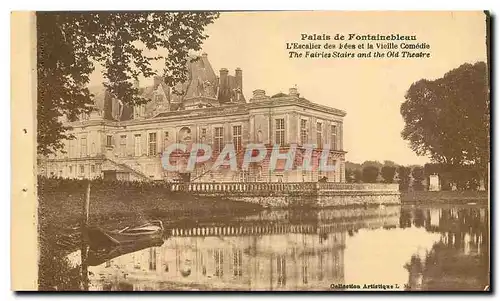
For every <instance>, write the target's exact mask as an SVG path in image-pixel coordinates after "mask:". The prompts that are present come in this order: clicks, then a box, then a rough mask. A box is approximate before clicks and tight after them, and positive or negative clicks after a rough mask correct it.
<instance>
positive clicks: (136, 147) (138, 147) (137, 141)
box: [134, 134, 142, 156]
mask: <svg viewBox="0 0 500 301" xmlns="http://www.w3.org/2000/svg"><path fill="white" fill-rule="evenodd" d="M134 155H135V156H140V155H142V149H141V135H140V134H139V135H135V137H134Z"/></svg>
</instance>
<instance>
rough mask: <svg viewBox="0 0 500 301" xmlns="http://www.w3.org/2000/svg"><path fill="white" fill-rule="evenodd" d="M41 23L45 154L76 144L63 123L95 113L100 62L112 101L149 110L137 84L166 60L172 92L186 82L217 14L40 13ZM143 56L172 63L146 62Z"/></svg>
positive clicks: (40, 113) (40, 124)
mask: <svg viewBox="0 0 500 301" xmlns="http://www.w3.org/2000/svg"><path fill="white" fill-rule="evenodd" d="M36 17H37V24H36V25H37V69H38V76H37V80H38V82H37V84H38V91H37V98H38V99H37V101H38V108H37V134H38V136H37V140H38V149H37V151H38V153H39V154H42V155H47V154H50V153H55V152H57V151H58V150H61V149H62V148H63V143H62V141H63V140H64V139H72V138H74V137H73V136H72V135H71V134H68V130H69V129H70V128H69V127H67V126H64V125H63V122H62V119H63V118H66V119H67V120H68V121H75V120H76V119H77V118H78V117H79V116H80V115H81V114H82V113H87V114H88V113H90V112H91V111H92V110H93V106H92V104H93V102H92V99H91V94H90V92H89V90H88V89H87V87H86V86H87V84H88V83H89V75H90V74H91V72H92V71H93V70H94V68H95V67H94V66H95V65H94V64H95V63H97V64H101V65H103V66H104V67H105V71H104V72H103V76H104V79H105V82H104V86H105V87H106V88H107V90H108V92H109V93H110V94H111V95H113V96H114V97H115V98H117V99H120V100H121V101H122V102H123V103H124V104H129V105H136V104H142V103H145V102H147V99H143V98H141V97H139V96H138V90H137V89H136V88H134V87H133V84H132V79H137V78H138V76H139V75H143V76H145V77H150V76H152V75H154V71H153V69H152V68H151V62H152V61H156V60H164V61H165V65H164V69H163V74H162V76H163V78H164V80H165V82H166V83H167V84H168V85H170V86H174V85H175V83H178V82H182V81H184V80H186V77H187V63H188V61H189V60H190V58H189V52H190V51H192V50H194V51H198V50H200V49H201V44H202V42H203V41H204V40H205V39H206V38H207V35H205V34H204V33H203V30H204V28H205V27H206V26H207V25H208V24H211V23H212V22H213V21H214V20H215V19H216V18H217V17H218V13H214V12H170V13H164V12H105V11H102V12H38V13H37V15H36ZM144 50H151V51H158V50H161V51H162V52H164V53H165V54H166V56H165V57H164V56H160V55H157V56H147V55H145V54H144V53H145V52H144ZM174 93H182V91H174Z"/></svg>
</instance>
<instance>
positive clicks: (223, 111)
mask: <svg viewBox="0 0 500 301" xmlns="http://www.w3.org/2000/svg"><path fill="white" fill-rule="evenodd" d="M188 69H189V71H190V76H189V79H188V81H187V82H186V83H183V84H179V85H177V86H176V87H168V86H167V85H166V84H165V83H164V82H163V81H162V80H161V78H158V77H157V78H155V81H154V85H153V86H150V87H146V88H139V91H140V92H141V93H142V96H144V97H147V98H149V99H150V100H151V101H150V102H149V103H148V104H146V105H141V106H136V107H134V108H129V107H127V106H124V105H123V104H122V102H121V101H119V100H116V99H114V98H113V97H112V96H111V95H109V93H107V92H106V91H102V89H101V90H99V89H97V92H93V94H94V95H95V97H96V99H95V104H96V111H95V112H93V113H92V114H91V115H90V116H84V118H82V119H81V120H79V121H76V122H72V123H68V124H69V125H70V126H71V127H73V130H72V134H74V135H75V137H76V139H74V140H71V141H66V142H65V145H66V147H65V153H62V152H61V153H59V154H57V155H55V156H50V157H48V158H43V159H41V160H40V161H39V162H40V164H39V173H40V174H43V175H45V176H58V177H64V178H95V177H104V178H105V179H106V178H110V179H118V180H167V181H183V180H189V181H192V182H215V181H217V182H226V181H231V182H236V181H262V182H279V181H283V182H310V181H318V179H320V178H322V177H326V178H327V179H326V180H327V181H329V182H344V181H345V177H344V170H345V167H344V166H345V163H344V162H345V152H344V150H343V117H344V116H345V115H346V113H345V112H344V111H341V110H338V109H334V108H330V107H327V106H323V105H318V104H315V103H313V102H311V101H309V100H307V99H305V98H303V97H301V96H300V95H299V93H298V92H297V89H296V88H291V89H290V90H289V93H288V94H284V93H279V94H277V95H274V96H267V95H266V93H265V91H263V90H255V91H254V92H253V96H252V98H251V99H249V100H248V101H247V100H246V99H245V97H244V96H243V94H242V92H241V91H242V88H243V77H242V70H241V69H236V71H235V75H234V76H232V75H229V74H228V73H229V72H228V70H227V69H221V70H220V72H219V76H217V75H216V74H215V72H214V71H213V69H212V67H211V65H210V63H209V61H208V58H207V55H206V54H204V55H203V56H202V57H200V58H199V59H198V60H197V61H195V62H192V63H190V68H188ZM136 85H137V87H139V84H138V83H136ZM91 90H92V89H91ZM172 143H185V144H192V143H205V144H209V145H211V146H212V149H213V155H214V157H216V156H217V154H218V153H219V150H220V149H221V148H222V147H224V146H225V145H227V144H231V143H232V144H233V145H234V147H235V149H236V150H237V151H238V150H239V152H238V153H237V155H238V156H240V157H242V156H243V152H244V149H245V146H246V145H247V144H254V143H260V144H265V145H266V147H267V148H268V153H269V154H270V153H271V149H272V146H273V145H275V144H279V145H280V148H281V149H282V152H285V151H286V150H287V149H288V148H289V147H290V146H291V145H293V144H296V145H297V146H298V151H299V153H303V152H304V148H303V147H304V145H306V144H316V145H317V149H315V151H314V152H313V161H314V162H316V161H319V158H320V153H321V148H322V146H324V145H330V148H331V150H330V154H329V162H328V165H334V166H335V170H334V171H330V172H321V171H318V170H317V169H313V170H312V171H303V170H302V169H301V166H302V164H301V163H297V164H294V168H293V170H290V171H284V170H283V168H282V167H283V164H281V165H280V162H281V163H283V162H284V160H280V161H278V166H277V169H276V170H274V171H272V172H271V171H269V168H268V165H269V161H270V160H269V157H267V158H266V159H264V160H263V161H262V162H261V163H259V164H255V165H252V166H251V168H250V170H246V171H243V170H241V169H238V170H236V171H234V170H233V171H231V170H229V169H227V170H226V169H219V170H214V171H212V170H211V164H212V162H213V161H211V162H207V163H204V164H199V165H197V166H196V169H195V170H194V171H192V172H190V173H189V174H187V173H183V172H167V171H165V170H164V169H163V167H162V162H161V154H162V152H163V150H164V149H165V148H166V147H168V146H169V145H171V144H172ZM318 144H319V145H318ZM188 155H189V154H188V153H186V154H178V155H173V157H172V159H171V160H173V161H175V162H176V163H177V164H182V163H183V162H184V163H185V162H186V159H187V158H186V156H188ZM239 159H241V158H239Z"/></svg>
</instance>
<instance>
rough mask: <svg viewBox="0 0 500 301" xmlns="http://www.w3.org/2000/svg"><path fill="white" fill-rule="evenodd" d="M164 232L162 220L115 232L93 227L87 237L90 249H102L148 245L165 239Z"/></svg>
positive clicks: (88, 230)
mask: <svg viewBox="0 0 500 301" xmlns="http://www.w3.org/2000/svg"><path fill="white" fill-rule="evenodd" d="M163 230H164V228H163V223H162V222H161V221H160V220H156V221H152V222H149V223H146V224H143V225H141V226H138V227H133V228H130V227H126V228H124V229H121V230H114V231H106V230H103V229H101V228H97V227H92V228H88V229H87V236H88V241H89V246H90V248H91V249H100V248H106V247H109V246H117V245H124V244H136V243H140V242H146V243H147V242H149V241H154V240H157V239H161V238H163Z"/></svg>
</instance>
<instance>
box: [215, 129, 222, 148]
mask: <svg viewBox="0 0 500 301" xmlns="http://www.w3.org/2000/svg"><path fill="white" fill-rule="evenodd" d="M214 144H215V151H216V152H219V153H220V152H221V151H222V149H224V128H222V127H216V128H215V135H214Z"/></svg>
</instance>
